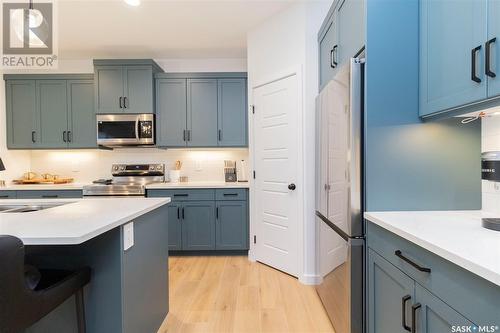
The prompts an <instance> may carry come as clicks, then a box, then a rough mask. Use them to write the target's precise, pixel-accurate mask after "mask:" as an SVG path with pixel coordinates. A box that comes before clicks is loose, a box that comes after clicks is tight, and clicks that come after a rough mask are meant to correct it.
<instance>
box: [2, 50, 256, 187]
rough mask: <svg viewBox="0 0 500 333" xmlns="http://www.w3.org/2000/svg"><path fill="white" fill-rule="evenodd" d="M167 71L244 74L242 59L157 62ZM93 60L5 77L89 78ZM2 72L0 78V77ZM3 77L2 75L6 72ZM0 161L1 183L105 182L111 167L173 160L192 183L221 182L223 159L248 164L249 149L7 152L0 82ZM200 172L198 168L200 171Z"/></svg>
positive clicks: (166, 162)
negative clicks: (42, 178) (34, 175)
mask: <svg viewBox="0 0 500 333" xmlns="http://www.w3.org/2000/svg"><path fill="white" fill-rule="evenodd" d="M156 61H157V63H158V64H159V65H160V66H161V67H162V68H163V69H164V70H165V71H167V72H246V70H247V68H246V59H240V58H236V59H230V58H228V59H157V60H156ZM93 71H94V67H93V63H92V59H72V60H67V59H66V60H65V59H61V60H59V68H58V69H57V70H55V71H54V70H52V71H47V70H38V71H10V73H37V74H38V73H93ZM3 73H4V72H2V73H1V74H3ZM5 73H7V72H5ZM0 81H1V82H0V158H2V160H3V161H4V163H5V166H6V169H7V170H6V171H5V172H0V179H5V180H6V181H7V182H9V181H11V180H12V179H15V178H18V177H20V176H22V174H23V173H24V172H26V171H29V170H32V171H34V172H40V173H55V174H59V175H60V176H67V177H73V178H75V181H77V182H90V181H92V180H95V179H97V178H107V177H110V168H111V164H112V163H137V162H142V163H147V162H151V163H153V162H157V163H165V164H166V165H167V168H170V167H171V166H172V165H173V163H174V162H175V161H176V160H181V161H183V162H184V167H183V169H184V170H183V174H184V175H186V176H188V177H189V179H190V180H192V181H222V180H224V177H223V174H222V168H223V166H224V160H225V159H230V160H241V159H248V149H213V150H195V151H187V150H159V149H126V150H125V149H123V150H115V151H111V152H110V151H99V150H84V151H81V150H64V151H13V150H7V145H6V133H5V128H6V125H5V121H6V113H5V83H4V81H3V79H2V80H0ZM200 168H201V169H200Z"/></svg>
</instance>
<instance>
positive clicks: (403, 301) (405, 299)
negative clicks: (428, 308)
mask: <svg viewBox="0 0 500 333" xmlns="http://www.w3.org/2000/svg"><path fill="white" fill-rule="evenodd" d="M409 300H411V296H410V295H406V296H404V297H403V298H402V299H401V325H402V326H403V328H404V329H405V330H407V331H408V332H411V327H409V326H408V325H406V302H408V301H409Z"/></svg>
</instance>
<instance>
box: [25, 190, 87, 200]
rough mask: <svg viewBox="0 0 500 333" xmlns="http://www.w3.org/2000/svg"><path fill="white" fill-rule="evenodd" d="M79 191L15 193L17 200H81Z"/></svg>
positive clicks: (28, 191)
mask: <svg viewBox="0 0 500 333" xmlns="http://www.w3.org/2000/svg"><path fill="white" fill-rule="evenodd" d="M82 196H83V193H82V191H81V190H47V191H41V190H23V191H17V198H18V199H72V198H75V199H76V198H81V197H82Z"/></svg>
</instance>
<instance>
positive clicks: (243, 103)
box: [217, 79, 248, 147]
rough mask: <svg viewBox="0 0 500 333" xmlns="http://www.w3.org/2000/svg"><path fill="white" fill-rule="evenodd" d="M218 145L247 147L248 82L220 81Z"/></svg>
mask: <svg viewBox="0 0 500 333" xmlns="http://www.w3.org/2000/svg"><path fill="white" fill-rule="evenodd" d="M217 113H218V116H217V122H218V140H219V142H218V145H219V146H221V147H244V146H247V145H248V144H247V80H246V79H219V80H218V112H217Z"/></svg>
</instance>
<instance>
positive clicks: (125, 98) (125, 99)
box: [123, 97, 129, 109]
mask: <svg viewBox="0 0 500 333" xmlns="http://www.w3.org/2000/svg"><path fill="white" fill-rule="evenodd" d="M127 101H128V97H123V108H124V109H126V108H127V104H129V103H128V102H127Z"/></svg>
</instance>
